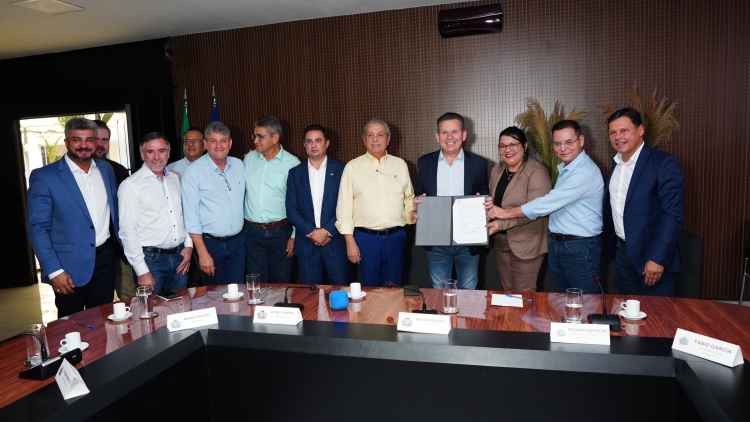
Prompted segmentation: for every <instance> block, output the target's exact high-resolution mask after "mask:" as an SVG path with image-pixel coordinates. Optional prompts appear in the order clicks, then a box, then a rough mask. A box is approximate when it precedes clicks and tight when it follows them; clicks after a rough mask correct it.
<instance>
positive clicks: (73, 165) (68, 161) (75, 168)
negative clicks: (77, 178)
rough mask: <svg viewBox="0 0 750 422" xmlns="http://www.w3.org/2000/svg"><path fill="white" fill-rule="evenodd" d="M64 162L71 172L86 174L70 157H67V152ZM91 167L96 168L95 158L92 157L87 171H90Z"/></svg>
mask: <svg viewBox="0 0 750 422" xmlns="http://www.w3.org/2000/svg"><path fill="white" fill-rule="evenodd" d="M65 163H66V164H67V165H68V167H69V168H70V171H71V172H73V173H76V172H78V173H83V174H86V172H85V171H83V169H82V168H80V167H78V164H76V163H74V162H73V160H71V159H70V157H68V153H67V152H66V153H65ZM92 168H96V160H95V159H93V158H92V159H91V167H89V172H91V169H92Z"/></svg>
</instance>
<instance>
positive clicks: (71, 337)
mask: <svg viewBox="0 0 750 422" xmlns="http://www.w3.org/2000/svg"><path fill="white" fill-rule="evenodd" d="M60 346H65V348H67V349H68V350H73V349H78V348H80V347H81V333H79V332H78V331H74V332H72V333H68V334H65V338H64V339H62V340H60Z"/></svg>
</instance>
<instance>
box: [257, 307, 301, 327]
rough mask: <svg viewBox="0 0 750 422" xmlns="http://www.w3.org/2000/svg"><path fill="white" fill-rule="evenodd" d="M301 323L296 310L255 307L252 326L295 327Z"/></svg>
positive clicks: (299, 315)
mask: <svg viewBox="0 0 750 422" xmlns="http://www.w3.org/2000/svg"><path fill="white" fill-rule="evenodd" d="M300 322H302V314H301V313H300V312H299V309H298V308H277V307H275V306H256V307H255V313H254V314H253V324H279V325H297V324H299V323H300Z"/></svg>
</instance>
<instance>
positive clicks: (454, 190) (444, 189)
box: [437, 148, 464, 196]
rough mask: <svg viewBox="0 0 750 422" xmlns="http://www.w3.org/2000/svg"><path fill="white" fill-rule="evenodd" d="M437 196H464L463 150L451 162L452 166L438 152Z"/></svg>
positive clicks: (441, 152) (441, 153)
mask: <svg viewBox="0 0 750 422" xmlns="http://www.w3.org/2000/svg"><path fill="white" fill-rule="evenodd" d="M437 195H438V196H460V195H464V150H463V148H461V150H460V151H459V153H458V157H456V158H455V159H454V160H453V164H450V165H449V164H448V160H447V159H446V158H445V156H444V155H443V151H442V150H440V154H439V155H438V164H437Z"/></svg>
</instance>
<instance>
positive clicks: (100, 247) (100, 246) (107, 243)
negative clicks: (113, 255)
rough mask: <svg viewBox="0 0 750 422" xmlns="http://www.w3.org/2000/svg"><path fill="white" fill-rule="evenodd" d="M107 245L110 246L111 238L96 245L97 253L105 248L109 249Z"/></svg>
mask: <svg viewBox="0 0 750 422" xmlns="http://www.w3.org/2000/svg"><path fill="white" fill-rule="evenodd" d="M107 246H109V239H107V240H106V241H105V242H104V243H102V244H101V245H99V246H97V247H96V253H100V252H102V251H103V250H105V249H107Z"/></svg>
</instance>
